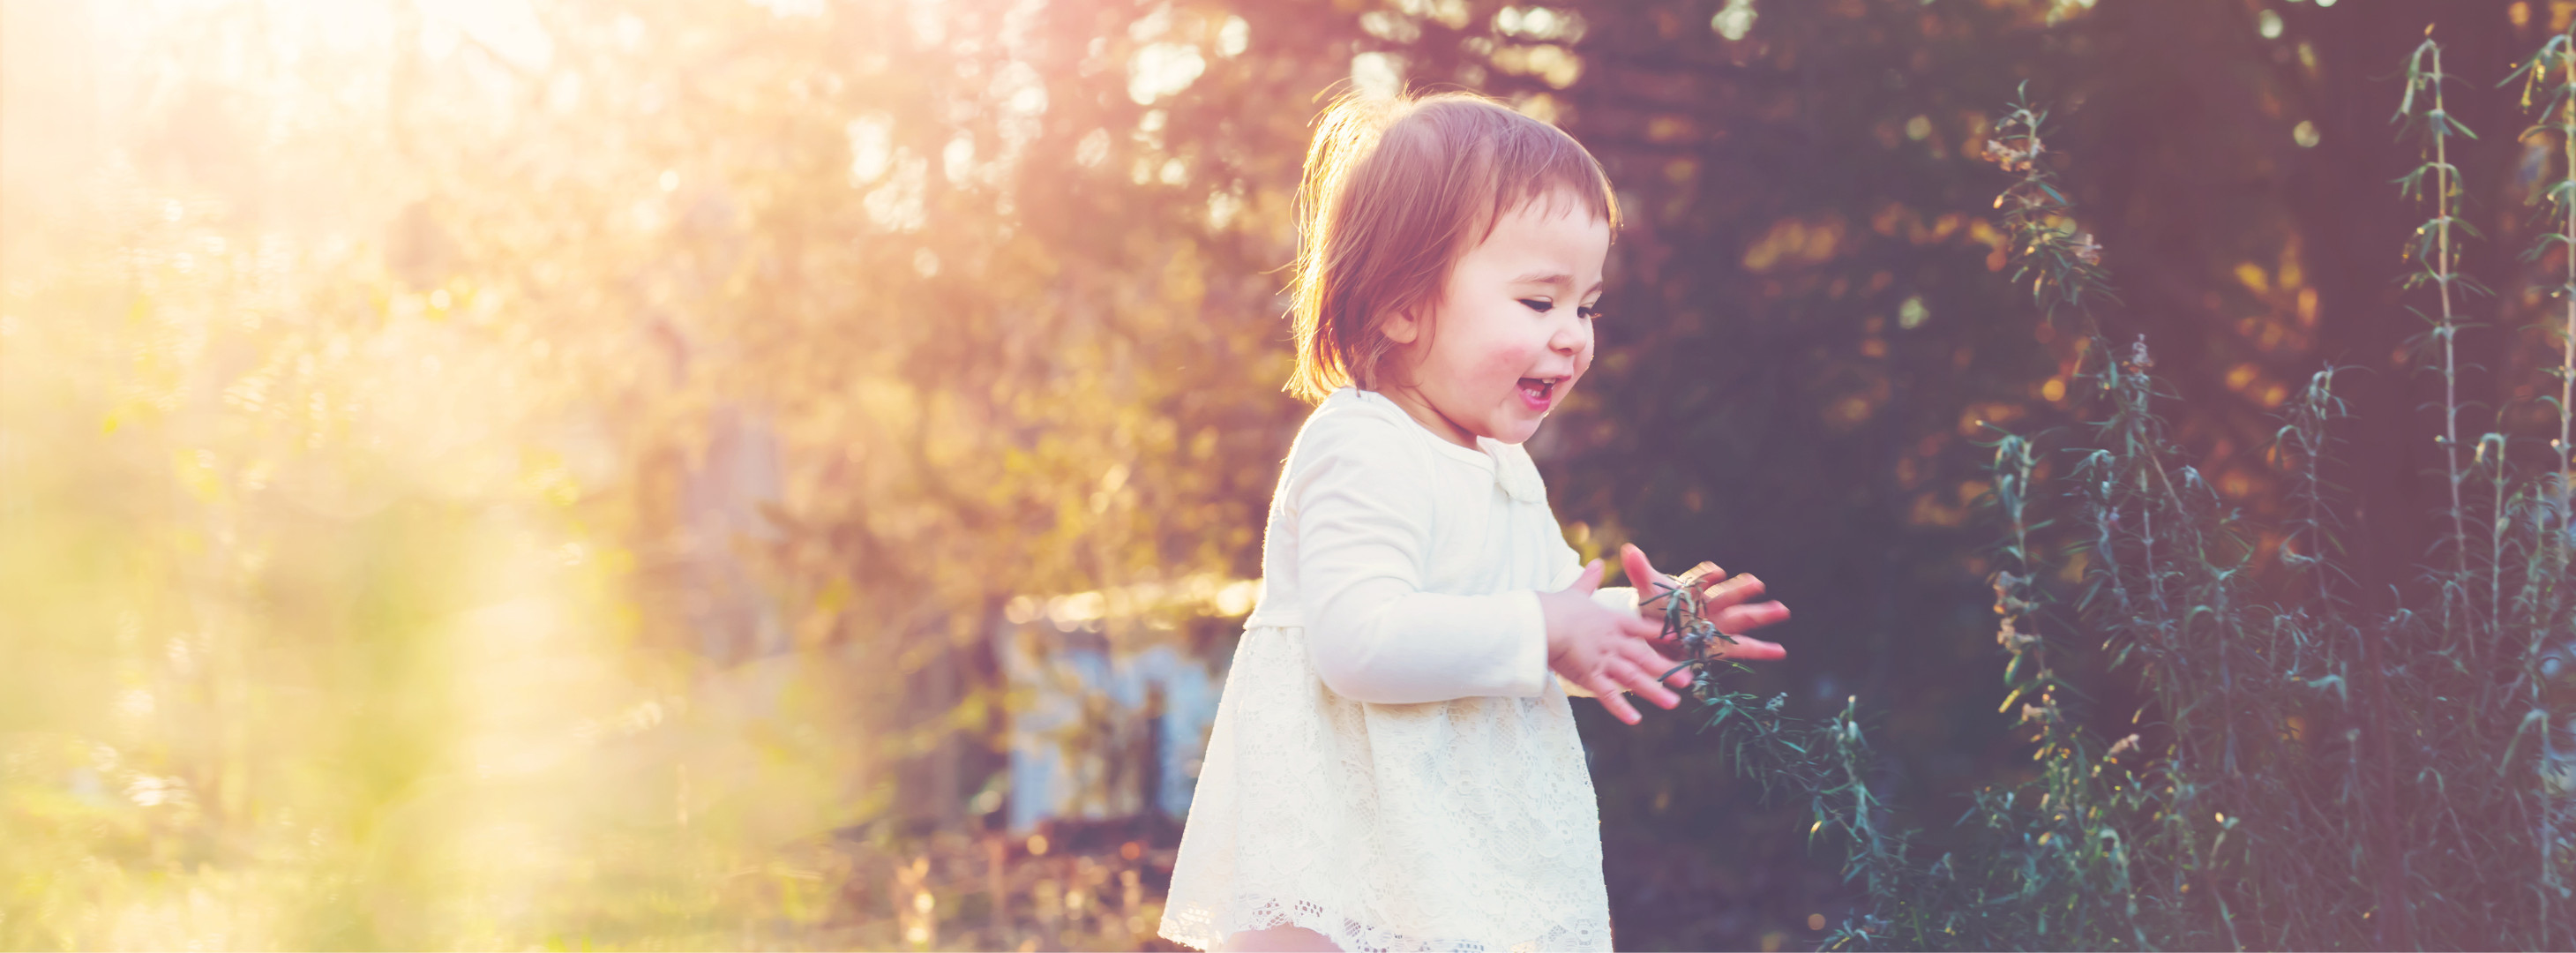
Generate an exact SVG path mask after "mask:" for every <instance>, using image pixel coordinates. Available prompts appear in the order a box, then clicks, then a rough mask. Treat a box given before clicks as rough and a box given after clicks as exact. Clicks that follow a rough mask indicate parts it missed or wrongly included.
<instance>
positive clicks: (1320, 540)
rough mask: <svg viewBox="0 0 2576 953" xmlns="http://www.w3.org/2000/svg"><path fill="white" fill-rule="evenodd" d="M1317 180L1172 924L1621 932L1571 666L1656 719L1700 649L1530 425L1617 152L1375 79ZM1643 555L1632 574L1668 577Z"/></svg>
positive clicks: (1403, 944)
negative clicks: (1549, 471) (1619, 578)
mask: <svg viewBox="0 0 2576 953" xmlns="http://www.w3.org/2000/svg"><path fill="white" fill-rule="evenodd" d="M1298 200H1299V208H1298V216H1299V226H1300V234H1299V247H1298V252H1297V262H1296V266H1295V268H1296V271H1295V279H1294V281H1295V284H1294V293H1295V306H1294V322H1295V327H1296V344H1297V369H1296V372H1295V375H1294V376H1293V377H1292V378H1291V380H1290V381H1289V384H1288V387H1289V389H1290V390H1291V391H1293V392H1295V393H1296V394H1297V395H1299V396H1300V397H1303V398H1305V399H1307V400H1309V401H1313V402H1315V403H1316V407H1315V410H1314V413H1313V414H1312V415H1311V416H1309V417H1308V418H1307V419H1306V423H1305V426H1304V427H1303V428H1301V429H1300V430H1299V431H1298V433H1297V439H1296V443H1295V445H1294V446H1293V447H1292V448H1291V449H1290V450H1289V453H1288V461H1287V465H1286V467H1285V468H1284V470H1283V472H1282V473H1281V474H1280V478H1279V487H1278V489H1277V491H1276V492H1275V493H1274V495H1273V496H1272V497H1271V501H1270V515H1269V525H1268V527H1267V530H1266V535H1265V536H1264V538H1263V540H1262V551H1261V568H1262V575H1263V578H1264V580H1265V583H1266V589H1265V591H1264V592H1263V594H1262V598H1261V602H1260V605H1259V606H1258V607H1256V608H1255V609H1254V610H1253V612H1252V615H1251V617H1250V618H1248V619H1246V620H1245V621H1244V632H1243V640H1242V642H1241V643H1240V645H1239V646H1238V647H1237V648H1236V650H1235V654H1234V662H1233V668H1232V671H1231V673H1230V674H1229V675H1228V676H1227V678H1226V685H1225V690H1224V694H1223V696H1222V697H1221V699H1220V700H1219V702H1218V705H1217V714H1216V721H1215V724H1214V726H1213V728H1212V733H1211V735H1210V736H1209V739H1208V749H1207V757H1206V760H1205V762H1204V766H1203V768H1202V770H1201V772H1200V775H1199V781H1198V792H1197V794H1196V796H1195V797H1194V799H1193V800H1192V802H1191V806H1190V813H1189V820H1188V823H1187V826H1186V828H1185V829H1184V831H1183V833H1182V836H1181V849H1180V856H1179V859H1178V861H1177V863H1176V865H1175V867H1174V869H1173V871H1172V889H1171V894H1170V897H1169V901H1168V903H1167V905H1166V906H1165V909H1164V913H1163V921H1162V925H1161V933H1162V935H1163V936H1164V937H1167V938H1169V939H1171V940H1172V941H1174V942H1177V943H1181V944H1184V945H1187V946H1191V947H1196V948H1200V949H1209V950H1214V949H1227V950H1252V949H1344V950H1433V949H1440V950H1449V949H1476V950H1525V949H1543V950H1591V949H1600V950H1606V949H1609V948H1610V912H1609V899H1608V896H1607V894H1606V892H1605V891H1604V889H1603V886H1602V875H1601V833H1600V819H1599V816H1598V814H1597V811H1596V806H1595V803H1594V799H1593V793H1592V780H1591V777H1590V775H1589V774H1588V773H1587V772H1586V770H1585V766H1584V759H1583V749H1582V745H1581V742H1580V741H1579V740H1578V739H1577V738H1576V736H1575V729H1574V717H1573V713H1572V710H1571V708H1570V707H1569V704H1568V702H1567V700H1566V695H1567V692H1569V691H1572V692H1576V693H1578V694H1588V695H1592V696H1594V697H1596V698H1598V699H1599V701H1600V704H1601V705H1602V707H1604V708H1606V709H1608V710H1609V711H1610V713H1611V714H1613V715H1615V716H1617V717H1618V718H1619V720H1620V721H1622V722H1625V723H1628V724H1635V723H1636V722H1637V721H1638V714H1637V711H1636V709H1635V708H1634V707H1633V706H1631V705H1630V704H1629V703H1628V701H1627V700H1626V698H1625V697H1623V693H1626V692H1634V693H1635V694H1636V695H1637V696H1639V697H1641V698H1644V699H1646V700H1648V701H1651V702H1653V703H1655V704H1657V705H1660V706H1663V707H1665V708H1671V707H1673V706H1674V705H1675V704H1677V703H1679V701H1680V697H1679V696H1678V695H1677V694H1675V693H1674V691H1673V688H1676V687H1686V686H1687V685H1688V678H1689V676H1688V673H1679V674H1676V675H1674V676H1673V679H1672V684H1671V685H1670V686H1667V685H1665V684H1663V683H1660V682H1659V681H1658V680H1657V676H1659V675H1661V674H1663V673H1664V672H1665V671H1666V670H1668V669H1670V668H1672V667H1673V664H1674V663H1673V662H1672V661H1671V659H1670V658H1669V657H1668V655H1667V653H1671V654H1678V653H1679V651H1680V649H1679V648H1678V647H1677V646H1674V645H1672V644H1670V643H1669V642H1666V641H1665V640H1663V639H1662V638H1661V625H1660V619H1661V611H1660V609H1653V608H1650V609H1645V610H1641V609H1640V608H1639V607H1638V604H1637V603H1638V599H1637V595H1636V591H1635V590H1632V589H1624V588H1611V589H1601V588H1598V587H1599V584H1600V581H1601V563H1600V561H1598V560H1595V561H1593V562H1592V563H1590V564H1588V565H1578V564H1577V558H1576V556H1575V553H1574V551H1573V549H1572V548H1571V547H1568V546H1567V545H1566V543H1565V540H1564V536H1563V534H1562V532H1561V531H1560V530H1559V529H1558V528H1557V524H1556V517H1555V515H1554V514H1553V513H1551V512H1550V511H1549V509H1548V505H1547V493H1546V488H1545V487H1544V485H1542V484H1541V483H1540V481H1539V474H1538V470H1537V468H1536V467H1535V466H1533V465H1532V464H1531V462H1530V458H1529V454H1528V453H1526V452H1525V451H1523V450H1522V449H1521V442H1522V441H1524V440H1527V439H1529V437H1530V435H1531V433H1533V432H1535V431H1536V430H1537V429H1538V425H1539V422H1540V421H1541V420H1544V419H1546V417H1547V414H1548V411H1550V410H1552V409H1554V408H1556V407H1557V406H1559V405H1561V404H1563V403H1564V402H1565V399H1566V395H1567V394H1568V393H1569V392H1571V391H1572V390H1573V389H1574V384H1575V382H1576V381H1577V380H1579V379H1581V378H1582V376H1583V373H1584V371H1585V370H1586V369H1588V368H1589V367H1590V366H1591V364H1592V353H1593V335H1592V323H1593V319H1594V311H1593V306H1594V304H1595V302H1596V301H1597V300H1598V298H1599V296H1600V294H1601V285H1602V267H1603V264H1604V261H1605V259H1606V258H1607V257H1608V255H1609V251H1610V237H1611V234H1612V232H1613V231H1614V229H1615V228H1616V226H1617V223H1618V212H1617V205H1616V202H1615V200H1614V198H1613V197H1612V194H1611V191H1610V184H1609V181H1608V179H1607V178H1606V177H1605V176H1604V175H1603V174H1602V171H1601V166H1600V163H1598V162H1597V161H1595V160H1594V159H1593V158H1592V156H1591V154H1590V153H1588V152H1586V151H1584V149H1583V147H1582V146H1580V145H1578V144H1576V143H1575V141H1574V140H1573V138H1571V137H1569V136H1567V135H1566V134H1565V133H1563V132H1562V131H1559V130H1558V129H1556V128H1555V127H1554V126H1551V125H1548V124H1547V123H1544V122H1540V121H1538V120H1535V119H1531V118H1529V117H1526V116H1523V115H1520V114H1519V113H1516V112H1513V111H1512V110H1510V109H1509V108H1506V107H1504V106H1502V105H1501V104H1498V103H1496V102H1494V101H1492V100H1489V99H1486V98H1484V97H1481V96H1475V95H1472V94H1464V93H1448V94H1441V95H1434V96H1427V97H1420V98H1411V97H1408V98H1400V99H1394V100H1386V99H1378V100H1363V99H1352V98H1345V99H1344V100H1342V101H1340V102H1338V103H1337V104H1335V105H1334V106H1333V107H1332V108H1331V109H1330V110H1329V111H1327V112H1326V113H1325V115H1324V117H1323V118H1322V120H1321V121H1320V123H1319V128H1318V130H1317V132H1316V135H1315V141H1314V145H1313V147H1312V148H1311V149H1310V150H1309V151H1308V153H1307V157H1306V167H1305V179H1304V182H1303V183H1302V184H1301V185H1300V188H1299V199H1298ZM1621 556H1622V560H1623V562H1624V563H1625V568H1626V569H1627V572H1628V577H1629V578H1630V579H1631V580H1636V581H1639V582H1640V583H1641V584H1642V583H1647V582H1658V581H1664V580H1665V579H1666V577H1664V576H1662V575H1660V574H1658V573H1656V572H1655V570H1654V568H1653V567H1652V566H1651V565H1649V564H1648V562H1647V560H1646V557H1645V556H1644V555H1643V554H1642V553H1639V552H1638V551H1637V549H1636V547H1633V546H1630V547H1626V548H1625V549H1624V550H1623V551H1622V553H1621ZM1720 580H1723V581H1720ZM1706 584H1707V585H1708V586H1709V602H1708V607H1709V610H1710V611H1711V613H1712V616H1711V618H1712V619H1713V620H1714V621H1716V622H1717V624H1718V626H1719V628H1720V629H1721V630H1724V631H1727V632H1740V631H1743V630H1745V629H1749V628H1754V627H1758V626H1762V625H1768V624H1771V623H1773V622H1777V621H1780V620H1781V619H1784V618H1787V617H1788V610H1787V609H1785V608H1783V607H1782V606H1781V605H1780V604H1779V603H1777V602H1765V603H1759V604H1749V600H1751V599H1753V598H1754V597H1757V596H1759V595H1760V593H1761V583H1760V582H1759V581H1757V580H1754V579H1752V578H1751V577H1750V576H1739V577H1736V578H1734V579H1732V580H1725V579H1724V574H1723V573H1717V574H1712V575H1711V576H1709V577H1708V579H1707V580H1706ZM1727 651H1728V653H1729V654H1731V655H1733V656H1735V657H1737V658H1756V659H1761V658H1779V657H1780V656H1781V654H1782V652H1781V649H1780V647H1779V646H1777V645H1774V644H1772V643H1768V642H1762V641H1759V640H1754V639H1739V640H1738V641H1737V643H1736V644H1735V645H1733V646H1731V647H1729V648H1728V650H1727ZM1551 673H1553V676H1554V677H1551ZM1560 680H1562V681H1561V683H1560Z"/></svg>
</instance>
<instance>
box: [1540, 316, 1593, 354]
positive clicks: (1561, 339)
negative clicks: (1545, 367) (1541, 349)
mask: <svg viewBox="0 0 2576 953" xmlns="http://www.w3.org/2000/svg"><path fill="white" fill-rule="evenodd" d="M1589 323H1590V322H1579V323H1576V324H1574V325H1571V326H1562V327H1559V328H1557V329H1556V333H1555V334H1552V335H1549V336H1548V339H1547V346H1548V349H1549V350H1553V351H1556V352H1557V353H1560V354H1574V353H1577V352H1580V351H1582V350H1583V346H1584V345H1586V344H1590V343H1592V329H1591V328H1590V327H1589V326H1588V325H1589Z"/></svg>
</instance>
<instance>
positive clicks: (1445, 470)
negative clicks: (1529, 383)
mask: <svg viewBox="0 0 2576 953" xmlns="http://www.w3.org/2000/svg"><path fill="white" fill-rule="evenodd" d="M1478 445H1479V449H1476V450H1469V449H1467V448H1465V447H1461V446H1458V445H1456V444H1453V443H1450V442H1448V441H1446V440H1443V439H1441V438H1440V437H1438V436H1436V435H1434V434H1432V433H1431V431H1429V430H1427V429H1425V428H1424V427H1423V426H1422V425H1421V424H1419V423H1417V422H1415V421H1414V420H1413V418H1411V417H1410V416H1408V415H1406V414H1405V412H1404V410H1403V409H1402V408H1401V407H1398V406H1397V405H1396V404H1395V403H1394V402H1393V401H1390V400H1388V399H1387V398H1386V397H1384V396H1383V395H1380V394H1376V393H1372V392H1368V391H1360V390H1353V389H1349V388H1344V389H1342V390H1340V391H1336V392H1334V393H1333V395H1332V396H1331V397H1329V398H1327V399H1325V400H1324V402H1323V403H1322V404H1321V405H1319V406H1317V407H1316V408H1315V412H1314V414H1313V415H1312V416H1310V417H1308V418H1307V420H1306V424H1305V426H1304V427H1303V428H1302V429H1301V430H1299V431H1298V434H1297V441H1296V444H1295V446H1294V447H1293V448H1292V449H1291V450H1290V451H1289V454H1288V462H1287V466H1286V467H1285V469H1284V471H1283V472H1282V474H1281V476H1280V480H1279V488H1278V490H1277V492H1276V493H1275V494H1274V495H1273V496H1272V498H1271V502H1270V516H1269V526H1268V529H1267V535H1266V536H1265V537H1264V539H1263V541H1262V567H1261V568H1262V575H1263V578H1264V592H1263V595H1262V599H1261V604H1260V605H1259V607H1257V608H1256V609H1254V610H1253V613H1252V616H1251V617H1250V618H1249V619H1246V620H1245V622H1244V632H1243V640H1242V642H1241V643H1240V644H1239V645H1238V646H1237V647H1236V649H1235V653H1234V662H1233V666H1232V669H1231V670H1230V671H1229V672H1228V674H1227V676H1226V684H1225V689H1224V694H1223V695H1222V697H1221V698H1220V699H1219V701H1218V703H1217V713H1216V721H1215V723H1214V725H1213V727H1212V729H1211V734H1210V736H1209V738H1208V747H1207V755H1206V758H1205V760H1204V762H1203V766H1202V768H1201V770H1200V773H1199V779H1198V790H1197V793H1196V794H1195V795H1194V796H1193V797H1192V798H1191V801H1190V811H1189V818H1188V821H1187V824H1186V826H1185V827H1184V829H1183V832H1182V835H1181V848H1180V855H1179V857H1178V859H1177V861H1176V862H1175V865H1174V867H1173V870H1172V888H1171V893H1170V895H1169V897H1168V899H1167V901H1166V903H1165V906H1164V911H1163V920H1162V924H1161V929H1160V932H1161V934H1162V935H1163V936H1164V937H1165V938H1167V939H1170V940H1172V941H1173V942H1175V943H1180V944H1183V945H1186V946H1191V947H1196V948H1200V949H1209V948H1212V947H1214V946H1216V945H1217V944H1221V943H1223V942H1224V941H1225V939H1226V938H1227V937H1228V936H1230V935H1232V934H1234V933H1236V932H1238V931H1243V930H1258V929H1266V928H1270V927H1278V926H1298V927H1304V928H1307V929H1310V930H1314V931H1316V932H1318V933H1321V934H1323V935H1324V936H1325V937H1326V938H1328V939H1330V940H1332V941H1333V942H1334V943H1335V944H1337V945H1339V946H1340V947H1341V948H1342V949H1344V950H1493V951H1500V950H1606V949H1609V948H1610V910H1609V898H1608V894H1607V892H1606V891H1605V890H1604V888H1603V886H1602V879H1601V822H1600V815H1599V811H1598V807H1597V805H1596V803H1595V800H1594V795H1593V793H1592V778H1591V776H1590V774H1589V773H1588V772H1587V771H1586V768H1585V764H1584V757H1583V748H1582V744H1581V742H1580V740H1578V739H1577V738H1576V736H1575V730H1574V717H1573V713H1572V710H1571V709H1570V708H1569V707H1568V705H1567V701H1566V696H1565V692H1564V690H1563V688H1562V687H1561V686H1560V685H1559V684H1558V683H1557V680H1556V679H1555V678H1553V677H1552V676H1551V675H1550V673H1549V672H1548V668H1547V638H1546V631H1545V626H1544V623H1543V621H1542V619H1541V616H1540V613H1539V604H1538V595H1537V594H1538V593H1539V592H1541V591H1547V590H1556V589H1563V588H1565V587H1566V586H1568V585H1570V584H1572V583H1573V581H1574V578H1575V576H1576V575H1578V574H1579V573H1580V572H1581V569H1582V567H1581V566H1580V565H1579V563H1578V561H1577V557H1576V555H1575V553H1574V551H1573V549H1572V548H1571V547H1569V546H1567V545H1566V543H1565V539H1564V537H1563V535H1562V533H1561V531H1560V530H1559V529H1558V527H1557V523H1556V517H1555V515H1554V514H1553V513H1551V512H1550V511H1549V510H1548V506H1547V494H1546V489H1545V487H1544V485H1542V484H1541V483H1540V481H1539V476H1538V469H1537V468H1536V467H1535V466H1533V465H1532V464H1531V463H1530V459H1529V455H1528V454H1527V453H1526V452H1524V451H1523V450H1522V449H1521V448H1520V447H1519V446H1517V445H1512V444H1502V443H1496V442H1494V441H1492V440H1483V439H1480V440H1479V441H1478ZM1598 598H1599V599H1600V600H1601V601H1603V602H1604V603H1607V604H1610V605H1613V606H1619V607H1623V608H1627V609H1629V610H1630V611H1633V610H1634V607H1635V605H1636V598H1635V594H1634V592H1633V591H1631V590H1626V589H1604V590H1602V591H1601V592H1600V593H1599V596H1598Z"/></svg>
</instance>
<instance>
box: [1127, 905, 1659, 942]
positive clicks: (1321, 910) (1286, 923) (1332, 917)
mask: <svg viewBox="0 0 2576 953" xmlns="http://www.w3.org/2000/svg"><path fill="white" fill-rule="evenodd" d="M1276 927H1303V928H1305V929H1309V930H1313V931H1315V932H1316V933H1319V934H1322V935H1323V936H1324V938H1325V939H1327V940H1330V941H1332V943H1333V945H1334V946H1338V947H1340V948H1342V949H1343V950H1345V951H1348V953H1417V951H1433V950H1443V951H1447V950H1455V951H1473V953H1506V951H1508V953H1538V951H1541V950H1608V949H1610V925H1609V924H1608V923H1591V922H1581V923H1574V924H1562V923H1560V924H1556V925H1554V926H1551V927H1549V928H1548V931H1547V933H1546V935H1544V936H1539V937H1534V938H1531V939H1528V940H1524V941H1520V942H1516V943H1511V944H1509V945H1506V946H1500V947H1497V946H1493V945H1490V944H1487V943H1485V942H1483V941H1479V940H1463V939H1430V938H1423V937H1413V936H1406V935H1404V934H1402V933H1398V932H1396V931H1393V930H1386V929H1381V928H1378V927H1373V926H1369V925H1367V924H1364V923H1361V922H1359V921H1357V920H1353V919H1351V918H1350V917H1348V916H1345V915H1342V914H1340V913H1337V912H1335V911H1332V910H1329V909H1326V908H1325V907H1324V906H1323V905H1321V904H1317V903H1313V902H1310V901H1302V900H1301V901H1280V900H1274V899H1266V898H1255V897H1238V898H1235V900H1234V902H1233V903H1232V904H1230V905H1229V907H1228V908H1227V909H1225V910H1211V909H1208V908H1206V907H1202V906H1198V905H1195V904H1190V905H1183V906H1180V907H1175V908H1169V909H1166V910H1164V911H1163V922H1162V923H1161V924H1160V925H1159V926H1158V927H1157V928H1156V932H1158V933H1159V934H1160V935H1161V936H1162V937H1163V939H1166V940H1170V941H1172V942H1174V943H1178V944H1180V945H1182V946H1186V947H1189V948H1191V949H1196V950H1213V949H1216V948H1217V946H1218V945H1219V944H1222V943H1224V942H1225V939H1226V938H1227V937H1230V936H1233V935H1235V934H1237V933H1242V932H1244V931H1247V930H1268V929H1273V928H1276Z"/></svg>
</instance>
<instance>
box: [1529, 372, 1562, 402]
mask: <svg viewBox="0 0 2576 953" xmlns="http://www.w3.org/2000/svg"><path fill="white" fill-rule="evenodd" d="M1564 379H1565V378H1562V377H1524V378H1521V396H1523V397H1527V398H1529V399H1530V401H1531V402H1532V403H1539V404H1544V403H1547V400H1548V398H1549V397H1552V396H1554V395H1555V394H1556V385H1557V382H1559V381H1562V380H1564Z"/></svg>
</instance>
